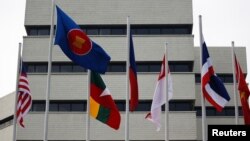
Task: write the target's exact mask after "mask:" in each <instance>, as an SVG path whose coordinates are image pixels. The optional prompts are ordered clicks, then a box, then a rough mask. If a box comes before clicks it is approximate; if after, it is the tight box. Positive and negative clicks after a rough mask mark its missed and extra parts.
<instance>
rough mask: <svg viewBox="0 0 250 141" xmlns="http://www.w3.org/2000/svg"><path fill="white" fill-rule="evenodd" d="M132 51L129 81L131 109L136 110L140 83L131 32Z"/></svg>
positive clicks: (130, 53)
mask: <svg viewBox="0 0 250 141" xmlns="http://www.w3.org/2000/svg"><path fill="white" fill-rule="evenodd" d="M129 47H130V49H129V50H130V52H129V64H130V66H129V81H130V104H129V105H130V111H134V110H135V108H136V107H137V105H138V99H139V98H138V97H139V95H138V83H137V70H136V63H135V53H134V45H133V38H132V35H131V34H130V46H129Z"/></svg>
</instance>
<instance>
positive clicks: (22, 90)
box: [16, 65, 32, 128]
mask: <svg viewBox="0 0 250 141" xmlns="http://www.w3.org/2000/svg"><path fill="white" fill-rule="evenodd" d="M31 103H32V98H31V93H30V88H29V81H28V79H27V74H26V71H25V69H24V66H23V65H22V71H21V74H20V76H19V82H18V100H17V111H16V116H17V121H18V123H19V125H20V126H22V127H23V128H24V123H23V117H24V116H25V115H26V114H27V113H28V112H29V110H30V108H31Z"/></svg>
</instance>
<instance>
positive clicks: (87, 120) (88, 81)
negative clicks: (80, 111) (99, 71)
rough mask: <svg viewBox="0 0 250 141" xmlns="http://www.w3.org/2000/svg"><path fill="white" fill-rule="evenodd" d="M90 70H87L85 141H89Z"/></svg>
mask: <svg viewBox="0 0 250 141" xmlns="http://www.w3.org/2000/svg"><path fill="white" fill-rule="evenodd" d="M90 76H91V74H90V70H89V69H88V70H87V110H86V141H89V135H90V132H89V130H90V129H89V127H90V119H89V112H90V105H89V97H90Z"/></svg>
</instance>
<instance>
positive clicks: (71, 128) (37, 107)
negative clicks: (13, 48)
mask: <svg viewBox="0 0 250 141" xmlns="http://www.w3.org/2000/svg"><path fill="white" fill-rule="evenodd" d="M55 2H56V4H58V5H59V6H60V7H61V8H62V9H63V10H64V11H65V12H66V13H67V14H68V15H69V16H70V17H72V19H74V20H75V22H76V23H77V24H78V25H80V27H81V28H82V29H83V30H84V31H86V33H87V34H88V35H89V37H90V38H91V39H92V40H94V41H95V42H97V43H98V44H100V45H101V46H102V47H103V48H104V49H105V50H106V52H107V53H108V54H109V55H110V56H111V63H110V65H109V67H108V70H107V72H106V74H105V75H103V76H102V77H103V79H104V81H105V83H106V85H107V87H108V88H109V89H110V91H111V93H112V97H113V98H114V99H115V102H116V104H117V106H118V108H119V110H120V113H121V126H120V129H119V130H118V131H116V130H113V129H111V128H109V127H108V126H106V125H105V124H103V123H100V122H99V121H97V120H95V119H92V118H91V121H90V139H91V140H116V141H118V140H124V138H125V137H124V136H125V135H124V132H125V131H124V128H125V125H124V122H125V111H124V109H125V97H126V94H125V92H126V81H125V78H126V73H125V71H126V70H125V64H126V63H125V61H126V50H127V49H126V48H127V45H126V41H127V39H126V17H127V16H128V15H129V16H130V17H131V18H130V20H131V21H130V22H131V32H132V33H133V35H134V36H133V41H134V49H135V55H136V61H137V69H138V83H139V93H140V94H139V97H140V98H139V99H140V103H139V106H138V108H137V109H136V111H135V112H133V113H130V117H129V119H130V126H129V134H130V137H129V139H130V140H151V141H160V140H164V131H165V128H164V126H163V127H162V129H161V131H159V132H156V131H155V126H154V125H153V124H152V123H151V122H149V121H147V120H146V119H145V116H146V114H147V113H148V112H149V111H150V106H151V101H152V97H153V93H154V89H155V84H156V81H157V78H158V73H159V71H160V66H161V61H162V57H163V54H164V44H165V42H168V46H169V66H170V69H171V73H172V79H173V89H174V94H173V100H172V101H171V102H170V105H169V106H170V113H169V116H170V119H169V124H170V125H169V135H170V140H173V141H174V140H176V141H177V140H179V141H184V140H185V141H186V140H187V141H196V140H201V102H200V101H201V98H200V95H201V94H200V93H201V92H200V65H199V64H200V49H199V48H198V47H194V41H193V40H194V35H192V28H193V11H192V10H193V9H192V0H126V1H124V0H91V1H90V0H71V1H69V0H56V1H55ZM50 11H51V2H50V0H26V11H25V23H24V25H25V28H26V32H27V36H25V37H23V60H24V62H26V63H27V65H28V79H29V81H30V87H31V93H32V98H33V105H32V109H31V111H30V112H29V113H28V115H27V116H26V117H25V119H24V120H25V121H24V122H25V125H26V128H24V129H22V128H20V127H19V126H17V140H18V141H31V140H32V141H40V140H43V127H44V110H45V95H46V80H47V62H48V46H49V29H50V15H51V13H50ZM55 21H56V16H55ZM204 35H206V34H205V33H204ZM195 36H199V35H195ZM207 44H208V45H209V43H207ZM235 51H236V54H237V56H238V60H239V62H240V63H241V66H242V68H243V71H244V72H245V73H246V72H247V67H246V49H245V47H236V48H235ZM209 53H210V56H211V58H212V61H213V65H214V68H215V71H216V73H217V74H218V76H220V77H221V79H222V80H223V81H224V84H225V86H226V88H227V90H228V92H229V94H230V97H231V101H230V102H229V103H228V104H227V106H226V108H225V109H224V110H223V112H222V113H218V112H216V110H215V109H214V108H213V107H212V106H211V105H210V104H208V103H206V105H207V123H208V124H232V123H234V103H233V101H234V99H233V83H232V80H233V77H232V62H231V60H232V59H231V48H230V47H209ZM52 60H53V66H52V76H51V95H50V100H51V101H50V112H49V129H48V139H49V140H53V141H57V140H58V141H82V140H85V130H86V97H87V94H86V92H87V91H86V87H87V85H86V82H87V73H86V70H85V69H83V68H81V67H79V66H77V65H76V64H74V63H72V62H71V61H70V60H69V59H68V58H67V57H66V56H65V55H64V54H63V52H62V51H61V49H60V48H59V47H58V46H54V47H53V57H52ZM239 103H240V102H239ZM239 109H240V107H239ZM13 111H14V93H12V94H9V95H7V96H5V97H3V98H1V99H0V113H1V114H0V140H1V141H11V139H12V131H13V125H12V119H13ZM240 115H242V113H241V112H240ZM163 119H164V111H163V112H162V124H163V125H164V120H163ZM242 122H243V121H242V117H240V123H241V124H242Z"/></svg>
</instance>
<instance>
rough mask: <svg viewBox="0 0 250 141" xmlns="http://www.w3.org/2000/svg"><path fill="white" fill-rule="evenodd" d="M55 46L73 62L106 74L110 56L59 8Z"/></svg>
mask: <svg viewBox="0 0 250 141" xmlns="http://www.w3.org/2000/svg"><path fill="white" fill-rule="evenodd" d="M56 9H57V25H56V37H55V44H56V45H59V46H60V47H61V49H62V51H63V52H64V54H66V56H68V57H69V58H70V59H71V60H72V61H73V62H75V63H77V64H78V65H80V66H82V67H84V68H87V69H90V70H92V71H95V72H98V73H105V72H106V69H107V65H108V63H109V62H110V57H109V55H108V54H107V53H106V52H105V51H104V50H103V49H102V48H101V47H100V46H99V45H97V44H96V43H95V42H93V41H92V40H91V39H90V38H89V37H88V36H87V35H86V34H85V33H84V32H83V31H82V30H81V28H80V27H79V26H78V25H77V24H76V23H75V22H74V21H73V20H72V19H71V18H70V17H69V16H68V15H67V14H65V13H64V12H63V11H62V10H61V9H60V8H59V7H58V6H56Z"/></svg>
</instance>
